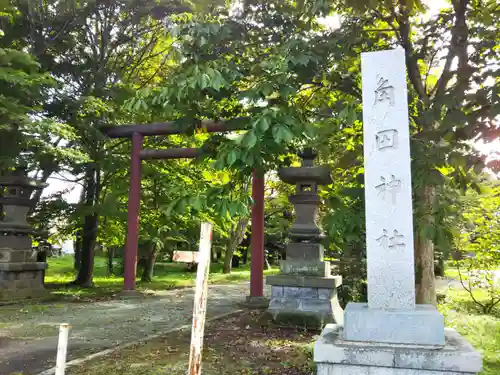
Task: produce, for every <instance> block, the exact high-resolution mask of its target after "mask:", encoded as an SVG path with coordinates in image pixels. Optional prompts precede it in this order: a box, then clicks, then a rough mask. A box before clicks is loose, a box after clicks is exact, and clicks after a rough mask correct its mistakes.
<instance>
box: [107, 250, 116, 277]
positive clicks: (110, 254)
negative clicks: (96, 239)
mask: <svg viewBox="0 0 500 375" xmlns="http://www.w3.org/2000/svg"><path fill="white" fill-rule="evenodd" d="M114 256H115V248H114V247H113V246H111V247H108V274H110V275H112V274H113V257H114Z"/></svg>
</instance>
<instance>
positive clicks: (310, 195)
mask: <svg viewBox="0 0 500 375" xmlns="http://www.w3.org/2000/svg"><path fill="white" fill-rule="evenodd" d="M299 156H300V157H301V158H302V165H301V166H300V167H286V168H280V170H279V171H278V175H279V177H280V179H281V180H282V181H284V182H286V183H289V184H294V185H295V187H296V188H295V194H293V195H291V196H289V201H290V202H291V203H292V204H293V205H294V208H295V222H294V223H293V225H292V227H291V229H290V232H289V238H290V243H289V244H288V246H287V248H286V260H282V261H281V264H280V274H279V275H273V276H268V277H267V278H266V283H267V284H268V285H271V291H272V297H271V301H270V304H269V312H270V313H271V314H272V315H273V317H274V319H275V320H276V321H278V322H280V323H283V324H293V325H303V326H308V327H311V328H321V327H322V326H324V325H325V324H327V323H339V324H342V323H343V311H342V308H341V307H340V305H339V302H338V298H337V288H338V287H339V286H340V285H341V284H342V276H332V275H331V269H330V263H329V262H328V261H325V260H324V255H323V254H324V249H323V246H322V245H321V244H320V240H321V239H322V238H323V237H324V235H323V233H322V232H321V229H320V228H319V227H318V225H317V223H316V218H317V211H318V207H319V205H320V204H321V199H320V197H319V195H318V186H319V185H328V184H331V183H332V179H331V176H330V169H329V168H328V167H327V166H314V164H313V160H314V159H315V158H316V156H317V155H316V154H315V153H314V152H313V150H312V149H310V148H308V149H305V150H304V151H303V152H302V153H300V154H299Z"/></svg>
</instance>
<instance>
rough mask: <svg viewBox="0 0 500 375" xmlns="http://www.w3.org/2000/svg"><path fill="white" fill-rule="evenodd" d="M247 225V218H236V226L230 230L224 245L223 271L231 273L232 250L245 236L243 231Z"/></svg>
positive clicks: (233, 250)
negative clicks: (229, 235) (226, 242)
mask: <svg viewBox="0 0 500 375" xmlns="http://www.w3.org/2000/svg"><path fill="white" fill-rule="evenodd" d="M247 225H248V218H247V217H242V218H240V219H239V220H238V223H237V224H236V227H235V228H233V230H232V231H231V237H230V238H229V242H228V244H227V247H226V255H225V258H224V269H223V272H224V273H226V274H227V273H231V268H232V267H231V266H232V259H233V255H234V252H235V251H236V249H237V248H238V246H239V245H240V244H241V241H243V237H244V236H245V232H246V229H247Z"/></svg>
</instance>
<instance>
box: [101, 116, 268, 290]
mask: <svg viewBox="0 0 500 375" xmlns="http://www.w3.org/2000/svg"><path fill="white" fill-rule="evenodd" d="M240 120H242V119H238V120H235V121H232V122H224V121H211V120H205V121H201V126H199V127H198V129H202V130H203V131H205V132H208V133H214V132H227V131H232V130H241V129H244V122H242V121H240ZM102 131H103V133H104V134H106V135H107V136H108V137H110V138H131V139H132V151H131V154H130V188H129V197H128V216H127V238H126V242H125V253H124V282H123V290H124V291H125V292H132V291H135V288H136V285H135V284H136V268H137V253H138V242H139V208H140V202H141V160H150V159H177V158H195V157H197V156H198V155H200V154H201V150H200V149H197V148H171V149H167V150H148V149H142V141H143V139H144V137H145V136H157V135H164V136H168V135H171V134H181V133H185V132H186V130H185V128H184V127H182V126H181V125H180V124H179V123H176V122H162V123H153V124H142V125H135V124H134V125H118V126H112V127H106V128H104V129H102ZM252 198H253V200H254V205H253V207H252V224H251V225H252V239H251V255H252V260H251V270H250V272H251V275H250V298H252V297H256V298H260V297H263V296H264V175H263V174H260V173H258V172H257V171H254V173H253V176H252Z"/></svg>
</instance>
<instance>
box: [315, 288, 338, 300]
mask: <svg viewBox="0 0 500 375" xmlns="http://www.w3.org/2000/svg"><path fill="white" fill-rule="evenodd" d="M336 295H337V293H336V291H335V289H328V288H318V298H319V299H328V300H329V299H331V298H332V297H334V296H336Z"/></svg>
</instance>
